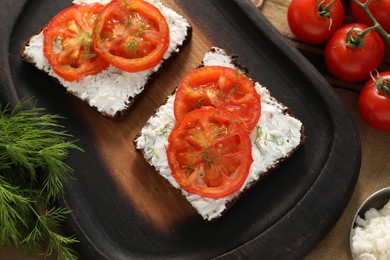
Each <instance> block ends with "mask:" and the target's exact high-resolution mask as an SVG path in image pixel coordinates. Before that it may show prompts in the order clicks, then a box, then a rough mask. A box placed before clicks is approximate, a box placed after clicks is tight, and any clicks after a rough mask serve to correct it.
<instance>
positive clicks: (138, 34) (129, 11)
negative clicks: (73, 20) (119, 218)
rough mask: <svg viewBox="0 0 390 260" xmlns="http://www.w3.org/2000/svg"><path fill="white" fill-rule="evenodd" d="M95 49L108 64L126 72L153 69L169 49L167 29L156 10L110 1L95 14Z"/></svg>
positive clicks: (137, 1) (132, 1) (126, 0)
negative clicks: (97, 15)
mask: <svg viewBox="0 0 390 260" xmlns="http://www.w3.org/2000/svg"><path fill="white" fill-rule="evenodd" d="M94 44H95V49H96V51H97V52H98V53H99V55H100V56H101V57H102V58H103V59H104V60H105V61H106V62H108V63H110V64H111V65H113V66H115V67H117V68H119V69H121V70H123V71H128V72H138V71H142V70H146V69H149V68H152V67H154V66H156V65H157V64H158V63H159V62H160V61H161V60H162V58H163V56H164V54H165V52H166V50H167V49H168V46H169V27H168V24H167V22H166V20H165V18H164V16H163V15H162V14H161V13H160V11H159V10H158V9H157V8H156V7H154V6H153V5H152V4H149V3H148V2H145V1H141V0H114V1H112V2H111V3H109V4H108V5H107V6H106V7H105V8H104V9H103V10H102V12H101V13H100V14H99V17H98V19H97V21H96V28H95V31H94Z"/></svg>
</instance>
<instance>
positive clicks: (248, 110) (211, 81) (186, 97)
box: [174, 66, 261, 130]
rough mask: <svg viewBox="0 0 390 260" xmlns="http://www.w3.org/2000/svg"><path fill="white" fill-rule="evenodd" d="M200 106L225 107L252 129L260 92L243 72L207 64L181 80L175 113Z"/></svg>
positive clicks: (257, 115)
mask: <svg viewBox="0 0 390 260" xmlns="http://www.w3.org/2000/svg"><path fill="white" fill-rule="evenodd" d="M203 106H212V107H216V108H222V109H227V110H229V111H230V112H233V113H235V114H236V115H238V116H239V117H240V118H241V119H242V120H243V121H244V123H245V124H246V126H247V129H249V130H253V128H254V127H255V126H256V124H257V122H258V121H259V118H260V113H261V105H260V95H259V94H258V93H257V92H256V89H255V86H254V83H253V81H252V80H251V79H249V78H248V77H246V76H245V75H244V74H243V73H242V72H240V71H239V70H236V69H232V68H228V67H222V66H206V67H201V68H198V69H196V70H194V71H192V72H191V73H189V74H188V75H187V76H186V77H185V78H184V79H183V80H182V82H181V83H180V85H179V87H178V89H177V91H176V97H175V103H174V113H175V117H176V119H180V118H181V117H182V116H184V115H185V114H186V113H188V112H189V111H192V110H194V109H198V108H200V107H203Z"/></svg>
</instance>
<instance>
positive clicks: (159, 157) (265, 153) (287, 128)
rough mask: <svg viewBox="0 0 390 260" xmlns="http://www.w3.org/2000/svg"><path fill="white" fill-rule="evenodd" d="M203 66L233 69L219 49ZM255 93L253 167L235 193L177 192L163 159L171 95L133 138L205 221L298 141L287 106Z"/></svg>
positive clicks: (170, 125) (260, 88)
mask: <svg viewBox="0 0 390 260" xmlns="http://www.w3.org/2000/svg"><path fill="white" fill-rule="evenodd" d="M203 64H204V65H205V66H208V65H221V66H229V67H234V65H233V61H232V60H231V59H230V57H229V55H228V54H227V53H226V52H225V51H224V50H222V49H218V48H214V51H210V52H208V53H206V54H205V56H204V59H203ZM255 87H256V90H257V92H258V93H259V94H260V95H261V117H260V119H259V122H258V123H257V126H256V127H255V129H254V130H253V132H252V133H251V141H252V156H253V160H254V161H253V164H252V166H251V168H250V171H249V174H248V177H247V179H246V181H245V183H244V184H243V186H242V187H241V189H240V190H238V191H237V192H235V193H233V194H231V195H229V196H227V197H225V198H220V199H211V198H202V197H200V196H199V195H196V194H190V193H188V192H186V191H184V190H182V189H180V186H179V184H178V183H177V182H176V180H175V179H174V177H173V176H172V174H171V169H170V168H169V165H168V160H167V156H166V147H167V146H168V136H169V134H170V132H171V130H172V129H173V127H174V125H175V123H176V121H175V117H174V113H173V103H174V99H175V96H174V95H171V96H169V97H168V100H167V102H166V103H165V104H164V105H162V106H161V107H160V108H159V109H158V110H157V112H156V114H155V115H153V116H152V117H151V118H150V119H149V120H148V122H147V123H146V125H145V126H144V127H143V129H142V130H141V135H140V136H139V137H138V138H137V139H136V141H135V143H136V148H137V149H140V150H142V151H143V153H144V156H145V159H146V160H147V161H148V162H149V163H150V164H151V165H152V166H154V167H155V169H156V170H157V171H158V172H159V174H160V175H162V176H163V177H164V178H166V179H167V180H168V181H169V182H170V183H171V184H172V185H173V186H174V187H175V188H177V189H180V191H181V192H182V194H183V195H184V196H185V197H186V198H187V200H188V201H189V202H190V203H191V205H192V206H193V207H194V208H195V209H196V210H197V211H198V213H199V214H200V215H201V216H202V217H203V218H204V219H207V220H211V219H213V218H217V217H219V216H220V215H221V213H222V212H223V211H224V210H225V209H226V205H227V204H228V203H229V202H230V201H232V200H233V199H234V198H235V197H236V196H238V194H240V193H241V192H242V191H243V190H245V189H246V188H247V187H248V186H249V185H250V184H251V183H253V182H255V181H256V180H258V179H259V178H260V177H261V175H262V174H264V173H266V172H267V171H268V170H270V169H271V168H272V167H273V166H274V165H275V164H276V163H278V162H279V160H281V159H283V158H285V157H287V156H288V155H289V154H290V152H292V151H293V150H294V149H295V148H296V147H297V146H299V144H300V142H301V127H302V123H301V122H300V121H299V120H297V119H296V118H293V117H291V116H290V115H288V114H286V113H285V110H286V109H287V107H285V106H283V105H281V104H280V103H278V102H277V101H276V100H275V99H274V98H273V97H272V96H271V94H270V92H269V91H268V90H267V89H266V88H265V87H263V86H261V85H260V84H259V83H258V82H256V83H255Z"/></svg>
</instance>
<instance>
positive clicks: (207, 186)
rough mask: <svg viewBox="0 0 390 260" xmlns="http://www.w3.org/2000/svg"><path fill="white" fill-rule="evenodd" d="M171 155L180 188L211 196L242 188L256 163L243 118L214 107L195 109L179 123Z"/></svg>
mask: <svg viewBox="0 0 390 260" xmlns="http://www.w3.org/2000/svg"><path fill="white" fill-rule="evenodd" d="M167 158H168V163H169V167H170V168H171V170H172V176H173V177H174V178H175V180H176V181H177V183H178V184H179V185H180V187H181V188H182V189H183V190H185V191H187V192H189V193H194V194H198V195H200V196H202V197H207V198H221V197H225V196H228V195H230V194H232V193H234V192H235V191H237V190H239V189H240V187H241V186H242V185H243V183H244V182H245V180H246V178H247V176H248V173H249V169H250V166H251V164H252V162H253V158H252V145H251V141H250V137H249V133H248V131H247V130H246V129H245V128H244V127H242V121H241V120H240V118H239V117H238V116H236V115H235V114H233V113H231V112H229V111H227V110H224V109H216V108H213V107H203V108H200V109H196V110H193V111H191V112H189V113H187V114H186V115H184V116H183V117H182V118H181V119H180V120H179V121H178V122H177V124H176V125H175V127H174V128H173V130H172V131H171V133H170V135H169V137H168V147H167Z"/></svg>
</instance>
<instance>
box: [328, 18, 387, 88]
mask: <svg viewBox="0 0 390 260" xmlns="http://www.w3.org/2000/svg"><path fill="white" fill-rule="evenodd" d="M367 28H368V26H366V25H364V24H347V25H345V26H343V27H341V28H340V29H339V30H337V32H336V33H335V34H334V35H333V36H332V38H330V40H329V41H328V43H327V45H326V47H325V63H326V66H327V67H328V69H329V71H330V72H331V73H332V74H333V75H334V76H336V77H337V78H339V79H342V80H344V81H348V82H360V81H363V80H366V79H367V78H368V77H369V76H370V72H371V71H372V70H373V69H375V68H378V67H379V65H380V64H381V62H382V60H383V57H384V54H385V51H384V44H383V40H382V38H381V37H380V35H379V34H378V33H377V32H376V31H375V30H372V31H370V32H369V33H367V34H366V35H365V36H364V37H363V38H362V40H363V41H364V43H365V44H364V46H359V47H356V46H352V45H351V44H350V43H351V41H355V42H359V39H358V38H359V37H357V36H356V35H357V34H358V33H360V32H362V31H363V30H365V29H367ZM352 29H353V31H352V33H351V35H350V36H348V33H349V32H350V31H351V30H352ZM347 36H348V37H347ZM360 42H361V41H360Z"/></svg>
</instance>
